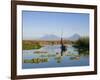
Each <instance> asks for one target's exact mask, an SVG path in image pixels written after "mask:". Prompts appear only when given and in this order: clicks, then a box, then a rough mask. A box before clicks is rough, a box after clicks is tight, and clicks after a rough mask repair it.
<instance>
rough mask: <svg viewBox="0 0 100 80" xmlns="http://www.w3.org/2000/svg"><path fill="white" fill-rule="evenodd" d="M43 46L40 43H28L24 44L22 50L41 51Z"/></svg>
mask: <svg viewBox="0 0 100 80" xmlns="http://www.w3.org/2000/svg"><path fill="white" fill-rule="evenodd" d="M41 47H42V46H41V45H40V44H38V43H35V44H28V43H24V42H23V44H22V49H23V50H31V49H40V48H41Z"/></svg>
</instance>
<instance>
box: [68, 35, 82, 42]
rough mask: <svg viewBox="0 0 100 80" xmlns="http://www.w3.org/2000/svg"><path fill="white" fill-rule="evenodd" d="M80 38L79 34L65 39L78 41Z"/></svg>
mask: <svg viewBox="0 0 100 80" xmlns="http://www.w3.org/2000/svg"><path fill="white" fill-rule="evenodd" d="M80 37H81V36H80V35H79V34H77V33H76V34H73V35H72V36H71V37H69V38H67V39H68V40H71V41H75V40H78V39H79V38H80Z"/></svg>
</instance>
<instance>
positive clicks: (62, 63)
mask: <svg viewBox="0 0 100 80" xmlns="http://www.w3.org/2000/svg"><path fill="white" fill-rule="evenodd" d="M36 51H40V52H47V53H35V52H36ZM22 56H23V58H22V59H23V60H22V62H23V64H22V68H23V69H30V68H49V67H73V66H88V65H89V55H80V54H79V52H78V51H77V49H75V48H74V47H72V46H71V45H68V46H67V51H66V52H64V53H63V56H60V46H59V45H55V46H50V45H46V46H44V47H42V48H41V49H33V50H23V54H22ZM37 58H38V59H46V60H47V61H46V62H38V63H31V62H27V63H25V62H24V60H32V59H37Z"/></svg>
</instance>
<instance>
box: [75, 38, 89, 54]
mask: <svg viewBox="0 0 100 80" xmlns="http://www.w3.org/2000/svg"><path fill="white" fill-rule="evenodd" d="M73 47H75V48H77V49H78V51H79V53H83V54H85V53H86V54H87V53H89V37H81V38H80V39H79V40H77V41H76V42H74V45H73Z"/></svg>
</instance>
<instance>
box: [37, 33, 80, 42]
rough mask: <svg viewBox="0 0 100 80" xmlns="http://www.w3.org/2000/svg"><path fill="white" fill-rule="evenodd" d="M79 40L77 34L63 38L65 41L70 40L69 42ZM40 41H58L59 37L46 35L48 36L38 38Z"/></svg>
mask: <svg viewBox="0 0 100 80" xmlns="http://www.w3.org/2000/svg"><path fill="white" fill-rule="evenodd" d="M79 38H80V35H79V34H73V35H72V36H70V37H67V38H65V37H63V39H66V40H71V41H75V40H78V39H79ZM39 39H40V40H60V39H61V37H59V36H56V35H54V34H48V35H44V36H42V37H41V38H39Z"/></svg>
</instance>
